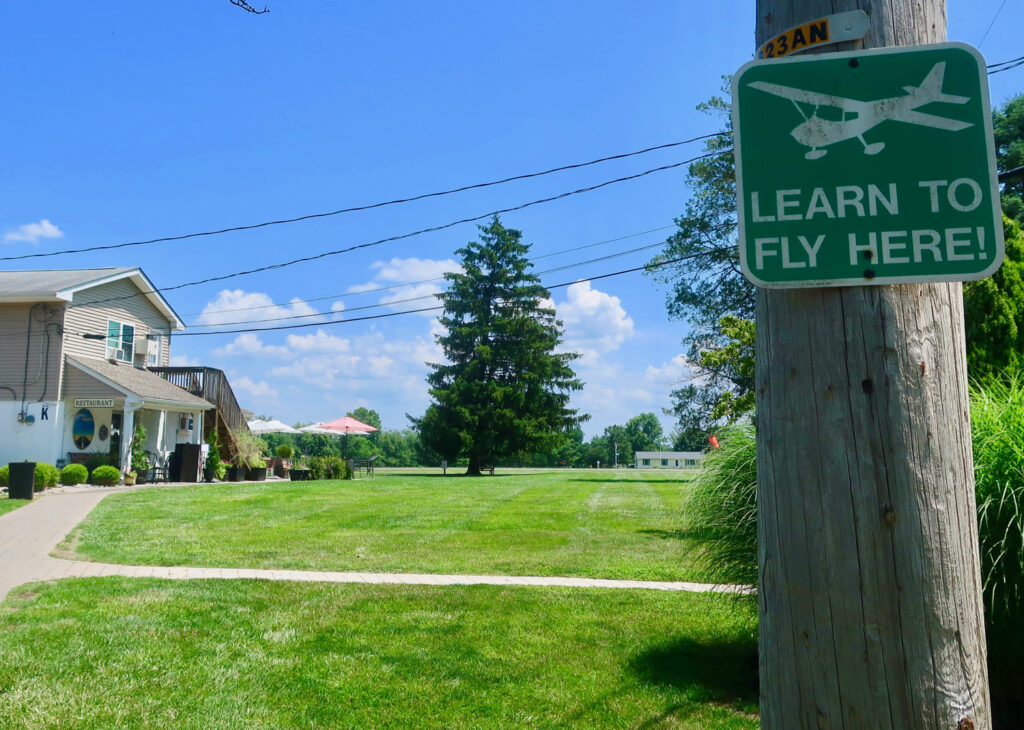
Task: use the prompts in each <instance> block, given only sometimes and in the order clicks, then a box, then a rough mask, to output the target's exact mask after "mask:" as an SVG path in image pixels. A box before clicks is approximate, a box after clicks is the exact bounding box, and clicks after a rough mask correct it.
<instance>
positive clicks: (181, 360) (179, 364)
mask: <svg viewBox="0 0 1024 730" xmlns="http://www.w3.org/2000/svg"><path fill="white" fill-rule="evenodd" d="M198 364H199V361H198V360H196V359H195V358H194V357H189V356H188V355H171V367H176V368H183V367H188V366H190V365H192V366H194V365H198Z"/></svg>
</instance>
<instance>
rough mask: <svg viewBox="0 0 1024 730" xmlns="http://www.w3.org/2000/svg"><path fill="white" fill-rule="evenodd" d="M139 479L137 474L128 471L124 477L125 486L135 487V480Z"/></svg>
mask: <svg viewBox="0 0 1024 730" xmlns="http://www.w3.org/2000/svg"><path fill="white" fill-rule="evenodd" d="M138 478H139V474H138V472H134V471H130V472H128V473H127V474H125V475H124V483H125V486H127V487H131V486H134V485H135V480H136V479H138Z"/></svg>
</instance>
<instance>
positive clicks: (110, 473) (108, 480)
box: [90, 464, 121, 487]
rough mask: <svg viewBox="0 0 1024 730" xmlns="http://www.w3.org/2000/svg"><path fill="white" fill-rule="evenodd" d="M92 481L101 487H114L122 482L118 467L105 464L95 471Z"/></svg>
mask: <svg viewBox="0 0 1024 730" xmlns="http://www.w3.org/2000/svg"><path fill="white" fill-rule="evenodd" d="M90 480H91V481H92V483H93V484H97V485H99V486H101V487H113V486H115V485H116V484H117V483H118V482H119V481H121V472H119V471H118V470H117V467H114V466H109V465H106V464H104V465H102V466H97V467H96V468H95V469H93V472H92V475H91V477H90Z"/></svg>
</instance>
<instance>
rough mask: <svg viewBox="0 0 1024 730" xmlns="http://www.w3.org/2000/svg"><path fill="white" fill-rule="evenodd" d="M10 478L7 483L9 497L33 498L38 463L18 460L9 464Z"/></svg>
mask: <svg viewBox="0 0 1024 730" xmlns="http://www.w3.org/2000/svg"><path fill="white" fill-rule="evenodd" d="M7 467H8V468H9V469H10V475H9V476H10V479H9V481H8V483H7V498H8V499H32V493H33V492H34V491H35V488H36V463H35V462H34V461H16V462H12V463H10V464H8V465H7Z"/></svg>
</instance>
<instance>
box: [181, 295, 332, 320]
mask: <svg viewBox="0 0 1024 730" xmlns="http://www.w3.org/2000/svg"><path fill="white" fill-rule="evenodd" d="M333 311H336V310H333ZM317 313H318V312H317V310H316V309H314V308H313V307H311V306H309V304H307V303H306V302H303V301H301V300H300V299H298V298H294V299H292V300H291V301H290V302H289V303H288V304H274V300H273V299H271V298H270V296H269V295H267V294H264V293H263V292H247V291H244V290H243V289H224V290H222V291H221V292H220V293H219V294H218V295H217V298H216V299H214V300H213V301H212V302H209V303H208V304H207V305H206V306H205V307H203V311H202V313H201V314H200V315H199V317H198V318H197V319H196V324H200V325H206V324H209V325H222V324H228V323H230V322H252V321H255V320H264V319H280V318H281V317H294V316H302V315H314V314H317ZM325 318H327V319H332V317H331V316H330V315H325ZM315 321H316V318H315V317H309V318H308V319H304V320H300V322H315Z"/></svg>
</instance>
